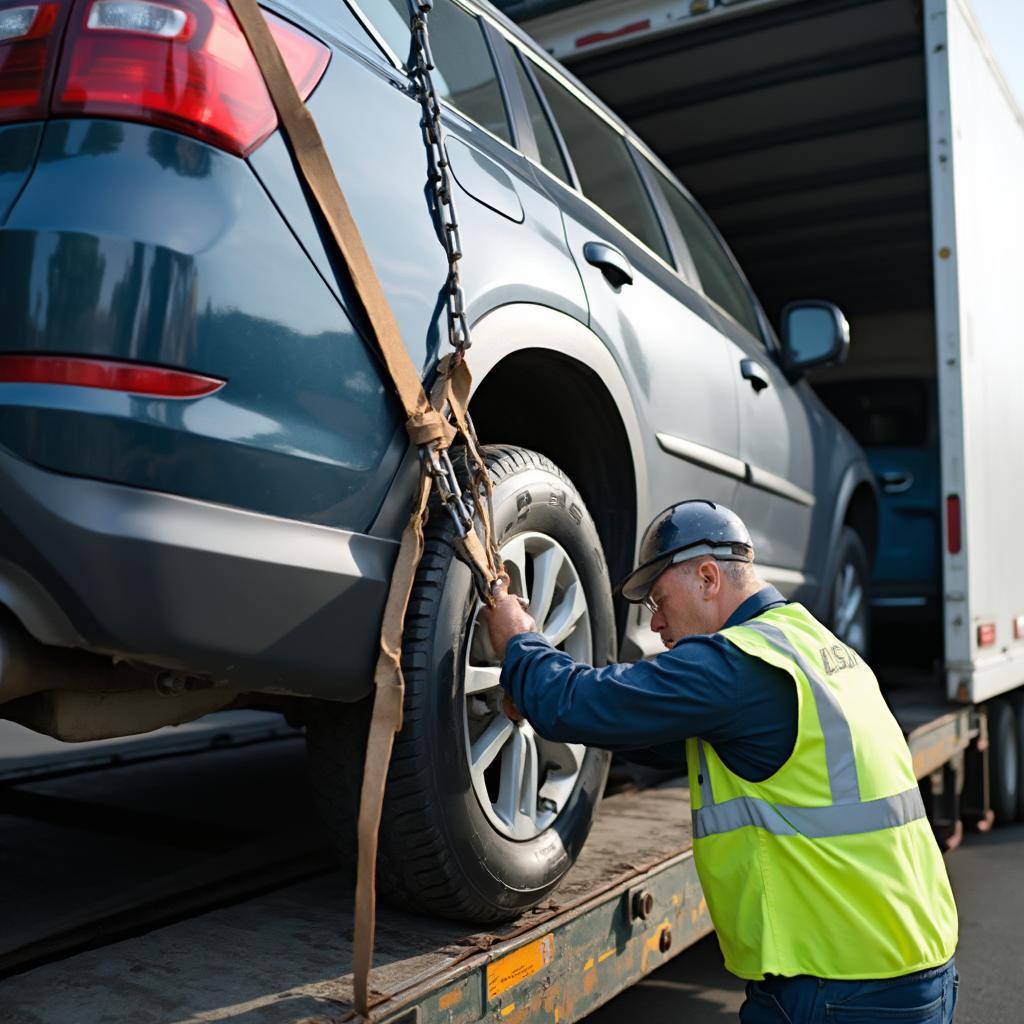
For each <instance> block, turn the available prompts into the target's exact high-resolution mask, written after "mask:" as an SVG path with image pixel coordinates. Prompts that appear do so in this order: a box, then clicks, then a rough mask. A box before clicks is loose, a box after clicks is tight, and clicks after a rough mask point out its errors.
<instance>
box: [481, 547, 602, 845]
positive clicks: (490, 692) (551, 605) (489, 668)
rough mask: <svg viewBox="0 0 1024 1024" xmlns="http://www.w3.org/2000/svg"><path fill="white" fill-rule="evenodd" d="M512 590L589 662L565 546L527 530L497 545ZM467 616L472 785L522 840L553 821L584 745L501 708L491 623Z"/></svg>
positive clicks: (582, 609)
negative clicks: (550, 734)
mask: <svg viewBox="0 0 1024 1024" xmlns="http://www.w3.org/2000/svg"><path fill="white" fill-rule="evenodd" d="M500 554H501V558H502V560H503V561H504V563H505V567H506V570H507V571H508V574H509V579H510V585H509V591H510V592H511V593H513V594H518V595H519V596H521V597H523V598H525V600H526V601H527V603H528V609H529V613H530V615H531V616H533V618H534V620H535V621H536V622H537V629H538V630H539V631H540V632H541V633H543V634H544V636H545V637H546V638H547V640H548V641H549V642H550V643H551V644H552V645H553V646H555V647H557V648H558V649H559V650H562V651H565V652H566V653H567V654H569V655H571V656H572V657H573V658H575V659H576V660H577V661H584V662H590V661H591V660H592V657H593V641H592V634H591V626H590V615H589V612H588V608H587V598H586V594H585V592H584V589H583V582H582V580H581V579H580V575H579V572H578V571H577V569H576V567H575V566H574V565H573V563H572V560H571V559H570V557H569V555H568V553H567V552H566V551H565V549H564V548H563V547H562V546H561V545H560V544H559V543H558V542H557V541H555V540H553V539H552V538H551V537H548V536H547V535H545V534H542V533H522V534H519V535H518V536H516V537H513V538H511V539H510V540H509V541H508V542H507V543H506V544H504V545H503V546H502V547H501V549H500ZM481 608H482V605H480V604H479V603H478V604H477V607H476V609H475V610H474V612H473V619H472V622H471V623H470V635H469V643H468V644H467V645H466V658H465V662H464V665H463V673H464V674H463V679H464V692H465V708H466V712H465V727H466V752H467V757H468V760H469V770H470V776H471V778H472V780H473V789H474V792H475V793H476V797H477V799H478V800H479V802H480V806H481V808H482V809H483V811H484V813H485V814H486V815H487V818H488V819H489V821H490V822H491V824H492V825H493V826H494V828H495V829H497V830H498V831H499V832H500V833H501V834H502V835H505V836H507V837H508V838H510V839H514V840H519V841H524V840H528V839H533V838H535V837H536V836H538V835H540V833H541V832H543V831H544V830H545V829H546V828H549V827H550V826H551V825H552V824H553V823H554V821H555V819H556V818H557V817H558V815H559V813H560V812H561V810H562V809H563V808H564V807H565V806H566V804H567V803H568V800H569V797H570V796H571V795H572V792H573V789H574V788H575V785H576V780H577V779H578V777H579V774H580V769H581V768H582V765H583V757H584V754H585V752H586V748H585V747H584V746H583V745H581V744H578V743H558V742H554V741H551V740H546V739H544V738H543V737H542V736H540V735H538V734H537V733H536V731H535V730H534V729H533V727H532V726H531V725H530V724H529V723H528V722H525V721H524V722H519V723H513V722H512V721H511V720H510V719H509V718H508V717H507V716H506V715H505V713H504V712H503V711H502V708H501V700H502V690H501V686H500V685H499V682H498V680H499V678H500V675H501V668H500V666H499V664H498V660H497V658H496V657H495V655H494V651H493V649H492V648H491V645H490V641H489V638H488V636H487V629H486V627H485V626H484V625H483V623H481V622H479V621H478V616H479V613H480V610H481Z"/></svg>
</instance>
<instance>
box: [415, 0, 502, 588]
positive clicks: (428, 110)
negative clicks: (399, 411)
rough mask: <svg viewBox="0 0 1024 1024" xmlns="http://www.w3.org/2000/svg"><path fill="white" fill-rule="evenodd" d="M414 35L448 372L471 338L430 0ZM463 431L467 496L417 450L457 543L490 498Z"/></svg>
mask: <svg viewBox="0 0 1024 1024" xmlns="http://www.w3.org/2000/svg"><path fill="white" fill-rule="evenodd" d="M410 6H411V11H412V13H411V29H412V41H413V45H412V51H413V52H412V67H411V69H410V77H411V78H412V81H413V85H414V87H415V89H416V98H417V99H418V100H419V103H420V106H421V107H422V108H423V117H422V120H421V121H420V127H421V129H422V131H423V143H424V145H425V146H426V149H427V161H428V171H427V177H428V181H429V184H430V188H431V191H432V194H433V199H434V207H435V209H436V211H437V217H438V220H439V223H440V228H441V232H440V234H441V243H442V245H443V246H444V250H445V254H446V255H447V257H448V281H447V284H446V292H447V302H446V309H447V314H448V315H447V320H448V340H449V342H450V343H451V346H452V349H453V350H454V351H453V353H452V355H451V357H450V358H449V363H448V372H451V370H453V369H454V368H455V367H456V366H458V365H459V363H461V362H462V361H463V360H464V359H465V355H466V350H467V349H468V348H469V347H470V345H471V344H472V340H471V338H470V334H469V322H468V320H467V319H466V302H465V295H464V294H463V291H462V282H461V279H460V276H459V261H460V260H461V259H462V238H461V236H460V234H459V221H458V217H457V216H456V213H455V198H454V196H453V195H452V174H451V165H450V163H449V160H448V150H447V147H446V145H445V131H444V126H443V124H442V123H441V103H440V100H439V99H438V97H437V90H436V88H435V87H434V80H433V76H432V75H431V72H432V71H433V70H434V66H435V65H434V56H433V53H432V52H431V49H430V35H429V31H428V28H427V16H428V15H429V13H430V12H431V11H432V10H433V7H434V4H433V0H410ZM466 426H467V427H468V428H469V431H468V433H469V436H468V437H467V438H466V441H467V445H466V453H467V462H469V463H471V469H472V481H471V484H470V487H471V490H470V491H468V492H466V493H463V490H462V487H461V485H460V483H459V480H458V477H457V476H456V473H455V467H454V465H453V464H452V460H451V458H450V457H449V455H448V452H447V451H446V450H442V451H441V452H440V453H439V452H438V450H437V449H436V448H435V447H434V446H432V445H424V446H421V448H420V458H421V459H422V460H423V461H424V463H425V467H426V471H427V472H428V473H429V474H430V476H431V478H432V480H433V482H434V485H435V487H436V488H437V494H438V497H439V499H440V501H441V502H442V504H443V505H444V507H445V508H446V509H447V510H448V514H449V515H450V516H451V519H452V522H453V524H454V525H455V529H456V531H457V532H458V534H459V537H460V538H463V539H464V538H465V537H466V536H468V534H469V533H470V531H471V530H472V529H473V519H474V507H475V508H476V509H477V510H479V509H480V503H479V498H478V496H479V494H480V492H481V490H483V491H484V492H485V493H486V494H487V497H488V500H489V498H490V488H489V487H488V486H487V484H488V483H489V477H488V475H487V467H486V466H485V465H484V464H483V461H482V460H481V458H480V455H479V446H478V443H477V438H476V431H475V430H474V429H473V423H472V420H470V418H469V414H468V412H467V413H466ZM471 568H472V569H473V578H474V582H475V584H476V588H477V591H478V592H479V594H480V597H481V599H482V600H483V601H485V602H487V600H488V594H489V592H490V583H491V581H490V580H488V579H487V578H486V577H485V576H484V575H483V573H482V572H481V571H480V570H479V568H478V567H477V566H475V565H471Z"/></svg>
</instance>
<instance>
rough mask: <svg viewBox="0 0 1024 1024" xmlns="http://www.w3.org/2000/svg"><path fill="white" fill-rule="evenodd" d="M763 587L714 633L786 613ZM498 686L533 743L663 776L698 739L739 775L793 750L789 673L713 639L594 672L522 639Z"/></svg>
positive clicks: (752, 775) (767, 770)
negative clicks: (616, 759) (570, 747)
mask: <svg viewBox="0 0 1024 1024" xmlns="http://www.w3.org/2000/svg"><path fill="white" fill-rule="evenodd" d="M785 603H786V602H785V598H783V596H782V595H781V594H780V593H779V592H778V590H776V589H775V587H771V586H766V587H764V589H762V590H760V591H758V593H756V594H754V595H752V596H751V597H749V598H747V600H746V601H744V602H743V603H742V604H741V605H740V606H739V607H738V608H737V609H736V611H735V612H733V614H732V615H731V616H730V617H729V620H728V621H727V622H726V623H725V625H724V626H723V627H722V628H723V629H724V628H726V627H728V626H736V625H739V624H740V623H741V622H746V621H747V620H748V619H752V618H754V617H755V616H757V615H760V614H761V612H763V611H766V610H767V609H769V608H774V607H776V606H777V605H780V604H785ZM501 684H502V686H504V687H505V689H506V690H507V691H508V693H509V695H510V696H511V698H512V700H513V702H514V703H515V705H516V707H518V708H519V710H520V711H522V713H523V714H524V715H525V716H526V717H527V719H529V721H530V724H531V725H532V726H533V727H534V728H535V729H536V730H537V732H538V733H540V735H541V736H543V737H545V738H547V739H551V740H559V741H562V742H567V743H586V744H588V745H589V746H594V747H603V748H604V749H606V750H614V751H619V752H621V753H623V754H625V755H626V756H627V757H628V758H630V759H631V760H636V761H640V762H642V763H645V764H653V765H659V766H664V767H672V766H678V767H679V768H682V767H683V765H684V764H685V752H684V741H685V740H686V739H688V738H689V737H691V736H700V737H701V738H702V739H704V740H705V741H706V742H708V743H710V744H711V745H712V746H713V747H714V748H715V752H716V753H717V754H718V755H719V757H721V759H722V760H723V761H724V762H725V765H726V767H728V768H729V769H730V771H733V772H735V773H736V774H737V775H740V776H742V777H743V778H745V779H749V780H751V781H754V782H758V781H761V780H763V779H766V778H768V776H769V775H772V774H774V773H775V772H776V771H777V770H778V769H779V768H780V767H781V766H782V765H783V764H784V763H785V761H786V759H787V758H788V757H789V755H790V753H791V752H792V750H793V744H794V743H795V741H796V730H797V699H796V691H795V689H794V687H793V682H792V680H791V679H790V677H789V676H788V674H787V673H785V672H783V671H781V670H780V669H777V668H774V667H773V666H771V665H768V664H767V663H765V662H764V661H762V660H760V659H759V658H754V657H751V656H750V655H749V654H745V653H744V652H743V651H741V650H739V648H737V647H734V646H733V645H732V644H731V643H729V641H728V640H726V639H725V638H724V637H722V636H721V635H720V634H718V633H711V634H707V635H700V636H690V637H684V638H683V639H682V640H679V641H678V642H677V643H676V644H675V646H673V647H672V648H671V649H670V650H666V651H664V652H663V653H661V654H658V655H656V656H655V657H654V658H651V659H649V660H647V661H637V662H628V663H624V664H618V665H607V666H605V667H603V668H594V667H592V666H590V665H584V664H582V663H580V662H577V661H575V660H573V658H571V657H570V656H569V655H568V654H565V653H563V652H562V651H558V650H555V648H554V647H552V646H551V645H550V644H549V643H548V642H547V641H546V640H545V639H544V637H543V636H541V634H540V633H520V634H519V635H518V636H515V637H513V638H512V639H511V640H510V641H509V643H508V647H507V648H506V651H505V662H504V665H503V667H502V672H501Z"/></svg>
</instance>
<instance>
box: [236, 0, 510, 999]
mask: <svg viewBox="0 0 1024 1024" xmlns="http://www.w3.org/2000/svg"><path fill="white" fill-rule="evenodd" d="M228 3H229V4H230V6H231V9H232V11H234V14H235V17H236V18H237V19H238V22H239V24H240V25H241V27H242V31H243V33H244V34H245V37H246V39H247V40H248V42H249V46H250V48H251V49H252V53H253V56H254V57H255V58H256V63H257V65H258V66H259V69H260V72H261V74H262V76H263V80H264V82H265V83H266V86H267V91H268V92H269V93H270V98H271V101H272V102H273V104H274V107H275V108H276V109H277V113H278V117H279V119H280V123H281V131H282V134H283V135H284V137H285V139H286V141H287V142H288V145H289V147H290V149H291V151H292V155H293V157H294V158H295V162H296V164H297V166H298V170H299V173H300V175H301V177H302V181H303V182H304V184H305V185H306V188H307V189H308V191H309V194H310V195H311V196H312V197H313V199H314V200H315V201H316V204H317V207H318V209H319V211H320V214H321V216H322V217H323V220H324V222H325V224H326V225H327V227H328V228H329V230H330V234H331V238H332V240H333V242H334V244H335V247H336V248H337V252H338V254H339V255H340V257H341V259H342V260H343V261H344V264H345V267H346V269H347V270H348V273H349V276H350V277H351V280H352V284H353V286H354V290H355V293H356V296H357V298H358V301H359V303H360V304H361V306H362V309H363V312H364V313H365V317H366V321H367V323H368V324H369V326H370V330H371V332H372V334H373V339H374V341H375V343H376V345H377V348H378V350H379V352H380V355H381V358H382V359H383V361H384V365H385V367H386V368H387V371H388V374H389V375H390V377H391V382H392V384H393V385H394V388H395V392H396V393H397V395H398V398H399V401H400V402H401V403H402V408H403V410H404V411H405V417H406V425H405V426H406V430H407V431H408V434H409V437H410V440H411V441H412V442H413V443H414V444H416V445H418V446H420V447H422V446H424V445H427V446H430V447H432V448H433V449H434V450H435V451H437V452H440V451H443V450H445V449H446V448H448V446H449V445H450V444H451V443H452V441H453V440H454V439H455V437H456V436H457V434H458V433H461V435H462V437H463V439H464V441H465V443H466V445H467V447H468V448H469V450H470V454H471V456H472V458H471V461H472V463H473V464H474V465H475V466H476V467H477V473H476V477H477V479H476V480H475V481H474V483H475V484H476V485H477V486H474V487H473V488H472V490H473V501H474V504H475V507H476V512H477V517H478V521H479V522H481V523H482V524H483V528H484V541H483V543H481V541H480V538H479V537H478V536H477V535H476V533H475V532H474V531H473V530H470V531H469V533H468V535H467V536H466V537H465V538H464V539H463V540H462V541H461V542H459V543H458V545H457V546H458V549H459V552H460V554H461V555H462V557H463V558H465V559H466V560H467V561H469V562H470V563H471V564H472V565H473V566H474V567H475V568H476V569H477V570H478V572H480V573H481V574H482V575H483V576H484V577H485V578H486V579H488V580H491V581H493V580H494V579H496V577H497V569H498V562H497V554H496V551H495V548H494V545H493V533H492V527H491V520H490V515H489V512H490V509H489V507H488V506H489V503H490V477H489V476H488V475H487V473H486V472H481V467H483V460H482V458H481V457H480V452H479V449H478V447H477V445H476V440H475V436H474V434H473V431H472V428H471V426H470V425H469V421H468V417H467V414H466V408H467V403H468V400H469V392H470V386H471V378H470V375H469V369H468V367H467V366H466V364H465V360H464V359H461V358H459V359H455V360H453V359H452V358H451V357H448V358H447V359H446V360H442V363H441V365H439V367H438V369H439V376H438V381H437V384H436V385H435V387H434V389H433V391H432V394H431V398H430V399H428V398H427V395H426V393H425V392H424V390H423V383H422V381H421V380H420V376H419V373H418V372H417V370H416V367H415V366H414V365H413V362H412V359H411V358H410V357H409V352H408V350H407V349H406V347H405V344H404V342H403V341H402V337H401V334H400V332H399V329H398V323H397V321H396V320H395V316H394V313H393V312H392V310H391V306H390V304H389V303H388V300H387V298H386V296H385V295H384V291H383V289H382V288H381V285H380V280H379V279H378V277H377V274H376V271H375V270H374V269H373V264H372V263H371V262H370V258H369V255H368V254H367V252H366V246H365V245H364V244H363V240H362V237H361V236H360V234H359V229H358V228H357V227H356V224H355V221H354V220H353V219H352V213H351V211H350V210H349V207H348V203H347V202H346V201H345V197H344V195H343V194H342V191H341V187H340V185H339V184H338V179H337V176H336V175H335V173H334V168H333V167H332V166H331V161H330V158H329V157H328V155H327V150H326V149H325V148H324V144H323V140H322V139H321V137H320V132H319V131H318V130H317V127H316V123H315V122H314V120H313V117H312V115H311V114H310V112H309V110H308V109H307V107H306V105H305V103H304V102H303V101H302V98H301V97H300V96H299V93H298V91H297V90H296V88H295V85H294V83H293V82H292V79H291V75H289V74H288V69H287V67H286V66H285V63H284V60H283V58H282V57H281V52H280V50H278V48H277V44H276V43H275V42H274V38H273V36H272V35H271V34H270V30H269V28H268V27H267V23H266V21H264V19H263V16H262V14H261V13H260V9H259V7H258V5H257V3H256V0H228ZM446 406H448V407H449V408H450V410H451V415H452V417H453V418H454V420H455V427H453V426H452V424H451V423H450V422H449V421H448V418H447V416H446V415H445V407H446ZM456 428H457V430H456ZM431 485H432V479H431V477H430V475H429V474H428V473H427V472H426V470H425V469H424V468H423V463H422V461H421V470H420V477H419V484H418V489H417V495H416V501H415V503H414V506H413V510H412V515H411V516H410V518H409V522H408V524H407V525H406V527H405V530H404V531H403V532H402V540H401V545H400V547H399V550H398V560H397V562H396V563H395V568H394V571H393V573H392V576H391V585H390V588H389V590H388V597H387V602H386V604H385V606H384V619H383V623H382V626H381V635H380V654H379V656H378V659H377V666H376V669H375V670H374V679H373V682H374V701H373V715H372V718H371V720H370V733H369V737H368V738H367V742H366V762H365V765H364V768H363V785H362V791H361V793H360V800H359V821H358V826H357V828H358V841H359V856H358V862H357V869H356V905H355V926H354V936H353V954H352V968H353V990H354V997H355V1008H356V1011H357V1012H358V1013H359V1014H361V1015H362V1016H364V1017H365V1016H367V1014H368V1012H369V975H370V968H371V966H372V962H373V934H374V927H375V905H376V893H375V874H376V863H377V832H378V829H379V828H380V819H381V811H382V807H383V802H384V788H385V785H386V783H387V771H388V764H389V762H390V760H391V749H392V746H393V743H394V738H395V734H396V733H397V732H398V731H399V729H401V727H402V702H403V697H404V693H405V681H404V679H403V677H402V668H401V655H402V630H403V624H404V620H405V612H406V609H407V607H408V604H409V595H410V594H411V592H412V584H413V579H414V577H415V574H416V567H417V565H418V564H419V561H420V557H421V555H422V553H423V526H424V523H425V522H426V518H427V503H428V501H429V499H430V491H431ZM481 486H482V487H483V488H484V489H485V494H486V495H487V499H488V501H487V505H485V504H484V503H483V502H482V501H481V499H480V496H479V493H478V491H479V487H481Z"/></svg>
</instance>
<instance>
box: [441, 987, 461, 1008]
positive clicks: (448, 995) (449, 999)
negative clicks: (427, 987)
mask: <svg viewBox="0 0 1024 1024" xmlns="http://www.w3.org/2000/svg"><path fill="white" fill-rule="evenodd" d="M461 1002H462V989H460V988H456V989H452V991H451V992H445V994H444V995H443V996H441V998H440V999H438V1001H437V1005H438V1006H439V1007H440V1008H441V1009H442V1010H450V1009H451V1008H452V1007H453V1006H458V1005H459V1003H461Z"/></svg>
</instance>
